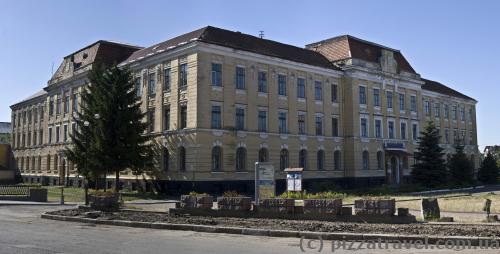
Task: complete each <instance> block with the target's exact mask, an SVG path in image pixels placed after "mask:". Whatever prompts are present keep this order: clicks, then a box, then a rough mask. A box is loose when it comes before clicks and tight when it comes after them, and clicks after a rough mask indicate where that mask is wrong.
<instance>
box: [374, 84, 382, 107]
mask: <svg viewBox="0 0 500 254" xmlns="http://www.w3.org/2000/svg"><path fill="white" fill-rule="evenodd" d="M373 106H375V107H380V89H378V88H373Z"/></svg>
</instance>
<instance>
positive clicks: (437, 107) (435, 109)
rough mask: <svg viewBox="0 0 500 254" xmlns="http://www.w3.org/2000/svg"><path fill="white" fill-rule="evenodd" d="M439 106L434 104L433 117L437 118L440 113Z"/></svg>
mask: <svg viewBox="0 0 500 254" xmlns="http://www.w3.org/2000/svg"><path fill="white" fill-rule="evenodd" d="M440 105H441V104H440V103H439V102H435V103H434V117H439V115H440V112H441V106H440Z"/></svg>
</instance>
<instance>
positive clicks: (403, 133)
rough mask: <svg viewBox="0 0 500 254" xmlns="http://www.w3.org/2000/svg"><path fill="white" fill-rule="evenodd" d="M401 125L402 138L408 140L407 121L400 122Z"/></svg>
mask: <svg viewBox="0 0 500 254" xmlns="http://www.w3.org/2000/svg"><path fill="white" fill-rule="evenodd" d="M400 125H401V126H400V127H401V128H400V129H401V130H400V135H401V139H403V140H406V123H404V122H403V123H400Z"/></svg>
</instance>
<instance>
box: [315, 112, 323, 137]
mask: <svg viewBox="0 0 500 254" xmlns="http://www.w3.org/2000/svg"><path fill="white" fill-rule="evenodd" d="M316 135H317V136H323V115H321V114H316Z"/></svg>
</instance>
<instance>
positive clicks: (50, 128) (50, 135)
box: [48, 127, 52, 144]
mask: <svg viewBox="0 0 500 254" xmlns="http://www.w3.org/2000/svg"><path fill="white" fill-rule="evenodd" d="M48 143H49V144H52V127H49V140H48Z"/></svg>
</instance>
